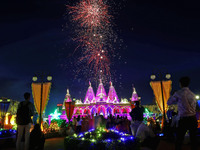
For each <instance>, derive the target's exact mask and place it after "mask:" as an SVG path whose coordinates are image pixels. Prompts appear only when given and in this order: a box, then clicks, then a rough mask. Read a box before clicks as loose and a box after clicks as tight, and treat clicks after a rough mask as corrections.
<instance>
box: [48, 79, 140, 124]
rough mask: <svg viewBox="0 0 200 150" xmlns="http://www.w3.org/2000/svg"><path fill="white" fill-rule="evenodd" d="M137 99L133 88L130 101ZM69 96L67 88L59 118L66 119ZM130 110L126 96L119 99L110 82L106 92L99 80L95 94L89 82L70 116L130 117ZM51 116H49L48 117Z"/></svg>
mask: <svg viewBox="0 0 200 150" xmlns="http://www.w3.org/2000/svg"><path fill="white" fill-rule="evenodd" d="M138 99H139V97H138V95H137V93H136V90H135V88H133V93H132V98H131V101H137V100H138ZM71 101H72V100H71V96H70V94H69V90H68V89H67V94H66V96H65V99H64V102H63V106H62V110H63V111H62V115H61V116H60V118H61V119H66V120H67V117H66V112H65V105H64V103H65V102H71ZM130 111H131V104H130V101H128V99H126V98H124V99H123V98H121V101H120V100H119V98H118V95H117V92H116V91H115V88H114V86H113V84H112V82H110V87H109V92H108V94H107V93H106V91H105V88H104V86H103V83H102V81H101V80H100V83H99V86H98V89H97V92H96V95H95V93H94V91H93V88H92V85H91V83H90V82H89V87H88V90H87V92H86V96H85V98H84V101H83V102H82V101H81V100H76V101H75V108H74V112H73V116H72V117H77V116H79V115H80V116H81V117H85V116H94V115H96V114H98V115H103V116H104V117H105V118H107V117H108V116H109V115H112V116H126V117H127V118H129V119H130V115H129V113H130ZM50 118H51V116H49V119H50Z"/></svg>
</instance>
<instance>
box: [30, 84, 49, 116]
mask: <svg viewBox="0 0 200 150" xmlns="http://www.w3.org/2000/svg"><path fill="white" fill-rule="evenodd" d="M50 88H51V82H47V83H43V88H42V108H41V110H40V104H41V83H32V93H33V99H34V105H35V108H36V111H37V112H38V114H40V111H41V114H42V113H43V111H44V110H45V108H46V105H47V103H48V100H49V93H50Z"/></svg>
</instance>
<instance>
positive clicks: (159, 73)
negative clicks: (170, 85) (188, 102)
mask: <svg viewBox="0 0 200 150" xmlns="http://www.w3.org/2000/svg"><path fill="white" fill-rule="evenodd" d="M157 75H158V80H159V81H160V86H161V95H162V103H163V106H162V107H163V118H164V121H163V123H165V120H166V114H165V101H164V94H163V74H162V73H161V72H158V73H157ZM165 78H166V79H168V80H169V79H170V78H171V75H170V74H168V73H167V74H165ZM151 79H152V80H155V79H156V75H155V74H152V75H151Z"/></svg>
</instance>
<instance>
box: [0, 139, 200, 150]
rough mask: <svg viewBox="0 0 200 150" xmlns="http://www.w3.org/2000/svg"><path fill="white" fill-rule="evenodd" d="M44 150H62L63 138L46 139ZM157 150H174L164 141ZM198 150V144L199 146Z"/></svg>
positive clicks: (7, 148)
mask: <svg viewBox="0 0 200 150" xmlns="http://www.w3.org/2000/svg"><path fill="white" fill-rule="evenodd" d="M0 150H16V149H15V145H14V143H10V144H8V143H7V144H6V145H4V147H2V145H1V144H0ZM44 150H64V137H58V138H51V139H46V141H45V145H44ZM141 150H148V149H146V148H141ZM157 150H175V147H174V143H172V142H168V141H166V140H161V141H160V143H159V145H158V148H157ZM182 150H190V146H189V145H188V144H184V145H183V149H182ZM199 150H200V144H199Z"/></svg>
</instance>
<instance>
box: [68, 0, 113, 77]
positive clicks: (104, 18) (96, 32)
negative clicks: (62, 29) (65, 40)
mask: <svg viewBox="0 0 200 150" xmlns="http://www.w3.org/2000/svg"><path fill="white" fill-rule="evenodd" d="M67 8H68V10H69V14H70V15H71V17H72V21H73V23H74V24H75V26H76V28H75V33H76V36H75V37H74V38H73V39H74V40H75V41H77V42H78V47H77V48H80V47H81V49H82V57H81V58H80V59H79V62H84V63H86V64H87V66H88V67H89V68H90V71H91V70H93V75H95V76H96V77H97V78H99V77H104V78H105V76H108V78H109V77H110V75H111V74H110V64H111V63H110V56H111V52H112V42H111V41H112V39H113V38H116V36H114V34H113V33H114V32H113V31H112V24H111V20H112V16H111V15H110V14H109V11H108V9H109V7H108V5H106V3H105V2H104V1H103V0H80V2H78V3H77V4H76V5H75V6H69V5H67ZM90 73H91V72H90Z"/></svg>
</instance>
